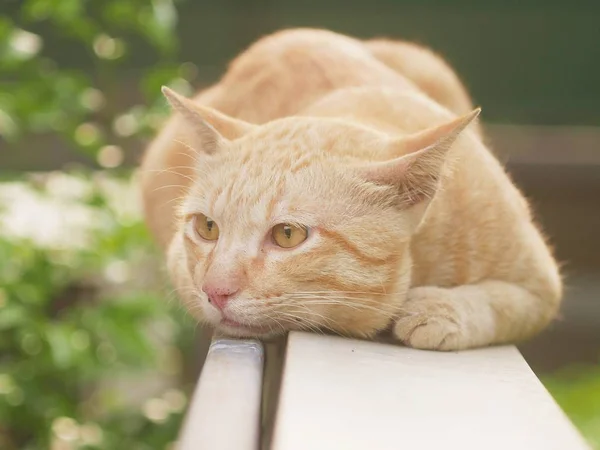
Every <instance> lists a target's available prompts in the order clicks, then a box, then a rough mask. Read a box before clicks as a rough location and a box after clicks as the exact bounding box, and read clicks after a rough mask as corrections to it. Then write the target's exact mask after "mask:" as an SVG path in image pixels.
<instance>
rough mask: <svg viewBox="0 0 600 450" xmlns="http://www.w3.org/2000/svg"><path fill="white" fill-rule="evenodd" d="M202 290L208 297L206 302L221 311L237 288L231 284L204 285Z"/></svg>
mask: <svg viewBox="0 0 600 450" xmlns="http://www.w3.org/2000/svg"><path fill="white" fill-rule="evenodd" d="M202 290H203V291H204V292H205V293H206V295H207V296H208V301H209V302H210V303H211V304H212V305H213V306H214V307H215V308H217V309H219V310H221V311H222V310H223V309H224V308H225V306H226V305H227V303H228V302H229V300H231V298H232V297H233V296H234V295H235V294H237V292H238V287H237V286H234V285H232V284H230V285H227V284H212V283H204V285H203V286H202Z"/></svg>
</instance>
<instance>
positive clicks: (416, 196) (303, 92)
mask: <svg viewBox="0 0 600 450" xmlns="http://www.w3.org/2000/svg"><path fill="white" fill-rule="evenodd" d="M167 95H168V96H169V98H170V101H171V103H172V104H173V105H174V106H175V108H176V109H177V110H178V111H179V113H180V114H174V115H173V117H172V118H171V120H170V121H169V122H168V123H167V125H166V126H165V128H164V129H163V130H162V132H161V133H160V134H159V136H158V137H157V138H156V139H155V141H154V142H153V143H152V145H151V146H150V147H149V149H148V151H147V154H146V157H145V160H144V163H143V167H142V176H141V179H142V190H143V195H144V204H145V208H146V216H147V220H148V224H149V226H150V228H151V230H152V231H153V233H154V234H155V235H156V238H157V240H158V242H159V243H160V244H161V245H162V246H163V247H164V248H165V250H166V252H167V255H168V257H167V259H168V266H169V270H170V273H171V276H172V279H173V282H174V284H175V286H176V288H177V290H178V292H179V294H180V296H181V298H182V299H183V300H184V302H185V303H186V305H187V306H188V307H189V309H190V311H191V312H192V313H193V314H195V315H196V316H197V317H198V319H199V320H201V321H204V322H207V323H210V324H212V325H214V326H216V327H217V328H220V329H221V330H222V331H224V332H227V333H230V334H237V335H260V336H268V335H276V334H280V333H283V332H285V331H287V330H291V329H308V330H314V331H323V330H330V331H333V332H336V333H340V334H343V335H349V336H360V337H374V336H375V335H376V334H377V333H379V332H381V331H382V330H385V329H387V328H391V329H392V331H393V335H394V336H395V337H396V338H397V339H398V340H400V341H402V342H404V343H405V344H407V345H411V346H414V347H419V348H427V349H439V350H454V349H461V348H468V347H476V346H484V345H490V344H496V343H503V342H512V341H517V340H520V339H523V338H526V337H529V336H531V335H532V334H534V333H536V332H538V331H539V330H541V329H542V328H543V327H544V326H545V325H547V324H548V323H549V322H550V321H551V320H552V318H553V317H554V316H555V315H556V312H557V310H558V307H559V303H560V298H561V279H560V274H559V271H558V268H557V265H556V263H555V261H554V259H553V257H552V255H551V253H550V251H549V249H548V247H547V245H546V244H545V242H544V239H543V237H542V235H541V234H540V232H539V231H538V229H537V228H536V226H535V225H534V223H533V221H532V218H531V214H530V211H529V207H528V205H527V202H526V201H525V199H524V198H523V196H522V195H521V194H520V192H519V191H518V190H517V188H515V187H514V185H513V184H512V183H511V181H510V179H509V178H508V176H507V175H506V174H505V172H504V170H503V169H502V167H501V166H500V164H499V163H498V162H497V160H496V159H495V158H494V156H493V155H492V154H491V153H490V152H489V151H488V150H487V148H486V147H485V145H484V143H483V142H482V138H481V135H480V129H479V126H478V124H476V123H472V124H471V125H469V124H470V123H471V121H472V120H473V118H474V117H475V115H476V113H474V114H471V115H469V114H468V113H469V111H470V110H471V109H472V105H471V101H470V100H469V98H468V96H467V94H466V91H465V89H464V88H463V87H462V85H461V84H460V82H459V81H458V78H457V77H456V75H455V74H454V73H453V72H452V70H451V69H450V68H449V67H448V66H447V64H446V63H444V62H443V61H442V60H441V59H440V58H439V57H437V56H436V55H434V54H433V53H431V52H429V51H428V50H426V49H422V48H420V47H417V46H414V45H412V44H407V43H395V42H393V41H381V40H378V41H372V42H361V41H357V40H354V39H351V38H349V37H345V36H341V35H338V34H334V33H331V32H328V31H323V30H304V29H301V30H288V31H283V32H279V33H276V34H274V35H271V36H267V37H265V38H263V39H261V40H260V41H258V42H257V43H255V44H254V45H252V46H251V47H250V48H249V49H248V50H247V51H246V52H244V53H243V54H241V55H240V56H239V57H238V58H237V59H235V60H234V61H233V62H232V64H231V65H230V67H229V69H228V71H227V72H226V74H225V75H224V77H223V78H222V80H221V81H220V82H219V83H217V84H216V85H214V86H213V87H211V88H210V89H208V90H206V91H204V92H202V93H200V94H199V95H198V96H197V97H196V98H195V100H194V102H191V101H189V100H186V99H183V98H181V97H177V96H175V94H173V93H169V92H168V91H167ZM467 125H469V126H468V127H467ZM195 213H203V214H205V215H207V216H209V217H211V218H212V219H214V220H215V221H216V223H217V224H218V226H219V229H220V232H221V235H220V237H219V240H218V241H217V242H216V243H214V242H205V241H202V240H201V239H199V238H197V237H196V236H194V233H193V230H192V228H191V226H190V221H189V217H192V216H193V215H194V214H195ZM282 222H289V223H297V224H301V225H305V226H308V227H309V229H310V233H309V238H308V239H307V240H306V242H304V243H303V244H301V245H300V246H298V247H296V248H293V249H280V248H277V247H276V246H275V245H274V244H273V243H272V242H271V241H270V239H269V230H270V229H271V227H272V226H273V225H275V224H277V223H282ZM209 271H210V272H211V273H215V272H218V273H219V274H221V275H222V276H223V277H227V276H235V277H237V279H240V280H242V281H241V282H242V284H241V285H242V289H241V290H240V293H239V294H238V295H236V296H235V298H233V299H232V300H231V301H230V302H229V303H228V306H227V307H226V309H225V310H224V314H226V315H227V317H228V318H230V319H232V320H235V321H237V322H239V323H241V324H242V325H244V326H243V327H237V328H232V327H230V326H226V325H224V324H222V323H221V320H222V318H223V315H222V313H221V312H219V311H218V310H217V309H215V308H214V307H213V306H211V305H210V304H209V303H208V302H207V299H206V296H205V295H204V294H203V292H201V289H200V287H201V285H202V282H203V280H204V278H205V277H206V275H207V273H208V272H209Z"/></svg>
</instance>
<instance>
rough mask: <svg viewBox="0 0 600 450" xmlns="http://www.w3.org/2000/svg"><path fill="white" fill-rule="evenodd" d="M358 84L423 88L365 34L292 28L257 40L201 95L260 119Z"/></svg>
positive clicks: (230, 111) (208, 102)
mask: <svg viewBox="0 0 600 450" xmlns="http://www.w3.org/2000/svg"><path fill="white" fill-rule="evenodd" d="M356 86H387V87H390V88H394V89H397V90H403V91H415V90H418V88H417V87H416V86H415V85H414V84H413V83H412V82H411V81H410V80H408V79H407V78H405V77H403V76H402V75H401V74H399V73H398V72H396V71H394V70H393V69H391V68H390V67H388V66H387V65H386V64H384V63H383V62H382V61H380V60H378V59H377V58H376V57H375V56H374V55H373V54H372V53H371V51H370V50H369V49H368V48H367V47H366V46H365V45H364V43H363V42H361V41H359V40H356V39H353V38H350V37H347V36H343V35H340V34H337V33H333V32H331V31H326V30H316V29H292V30H285V31H280V32H277V33H274V34H272V35H269V36H266V37H264V38H262V39H260V40H258V41H257V42H255V43H254V44H253V45H251V46H250V47H249V48H248V49H247V50H246V51H245V52H243V53H242V54H241V55H239V56H238V57H237V58H236V59H234V60H233V62H232V63H231V64H230V66H229V68H228V70H227V72H226V73H225V75H224V77H223V78H222V79H221V81H220V82H219V83H218V85H216V86H215V87H214V88H213V89H211V90H210V91H208V92H206V93H203V94H200V96H199V97H198V101H200V102H201V103H204V104H206V105H208V106H211V107H213V108H216V109H218V110H220V111H222V112H224V113H226V114H229V115H232V116H234V117H238V118H240V119H243V120H247V121H249V122H253V123H259V124H260V123H264V122H268V121H271V120H274V119H277V118H281V117H286V116H290V115H294V114H296V113H298V112H299V111H301V110H302V109H304V108H306V107H308V106H309V105H311V104H312V103H314V102H316V101H318V100H319V99H321V98H322V97H324V96H326V95H327V94H329V93H331V92H334V91H336V90H339V89H343V88H348V87H356Z"/></svg>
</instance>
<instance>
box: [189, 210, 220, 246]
mask: <svg viewBox="0 0 600 450" xmlns="http://www.w3.org/2000/svg"><path fill="white" fill-rule="evenodd" d="M193 221H194V222H193V224H194V231H195V232H196V233H197V234H198V236H200V237H201V238H202V239H205V240H207V241H216V240H217V239H219V227H218V226H217V224H216V223H215V221H214V220H212V219H211V218H210V217H206V216H205V215H204V214H196V215H195V216H194V219H193Z"/></svg>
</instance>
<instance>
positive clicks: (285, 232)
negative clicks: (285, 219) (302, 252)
mask: <svg viewBox="0 0 600 450" xmlns="http://www.w3.org/2000/svg"><path fill="white" fill-rule="evenodd" d="M271 233H272V235H273V242H275V244H277V245H278V246H280V247H282V248H292V247H296V246H297V245H300V244H302V243H303V242H304V241H305V240H306V238H307V237H308V230H307V229H306V227H303V226H298V225H291V224H289V223H280V224H278V225H275V226H274V227H273V231H272V232H271Z"/></svg>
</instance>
